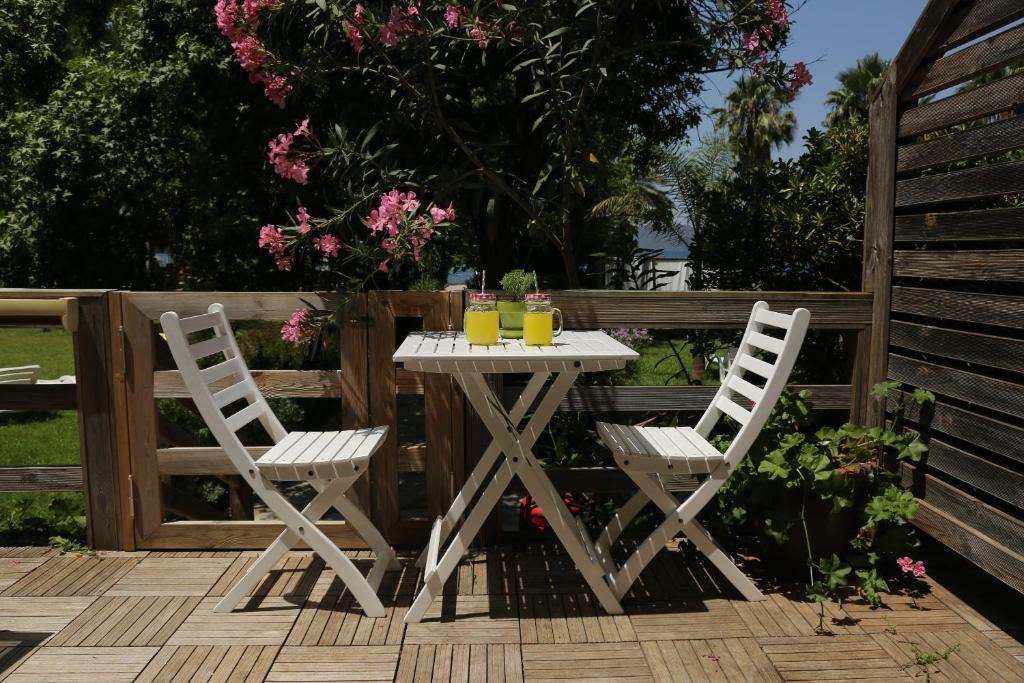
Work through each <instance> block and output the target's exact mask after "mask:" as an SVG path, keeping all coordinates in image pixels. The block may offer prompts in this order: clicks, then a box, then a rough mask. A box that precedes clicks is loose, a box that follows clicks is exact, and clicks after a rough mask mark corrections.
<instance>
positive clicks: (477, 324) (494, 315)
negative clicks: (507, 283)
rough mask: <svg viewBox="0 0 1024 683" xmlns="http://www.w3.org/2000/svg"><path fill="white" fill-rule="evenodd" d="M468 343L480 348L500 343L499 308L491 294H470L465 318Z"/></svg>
mask: <svg viewBox="0 0 1024 683" xmlns="http://www.w3.org/2000/svg"><path fill="white" fill-rule="evenodd" d="M463 324H464V325H465V328H466V341H468V342H469V343H470V344H478V345H480V346H493V345H494V344H497V343H498V308H497V306H495V296H494V295H493V294H491V293H490V292H486V293H485V292H470V294H469V304H468V305H467V306H466V315H465V317H464V318H463Z"/></svg>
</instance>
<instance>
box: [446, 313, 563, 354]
mask: <svg viewBox="0 0 1024 683" xmlns="http://www.w3.org/2000/svg"><path fill="white" fill-rule="evenodd" d="M464 322H465V325H466V341H468V342H469V343H470V344H479V345H481V346H493V345H494V344H497V343H498V312H497V311H466V319H465V321H464ZM549 333H550V330H549Z"/></svg>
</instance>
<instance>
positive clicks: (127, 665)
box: [5, 647, 157, 683]
mask: <svg viewBox="0 0 1024 683" xmlns="http://www.w3.org/2000/svg"><path fill="white" fill-rule="evenodd" d="M156 653H157V648H155V647H41V648H39V649H38V650H36V651H35V652H33V653H32V654H31V655H29V656H28V657H26V658H25V659H23V660H22V661H21V663H20V664H18V666H17V668H16V669H14V670H13V671H12V672H11V673H10V675H9V676H8V678H7V679H5V683H62V682H63V681H90V683H95V682H96V681H104V682H107V681H110V682H111V683H113V682H114V681H134V680H135V677H136V676H138V674H139V672H141V671H142V670H143V668H145V666H146V664H147V663H148V662H149V660H150V659H151V658H152V657H153V655H155V654H156Z"/></svg>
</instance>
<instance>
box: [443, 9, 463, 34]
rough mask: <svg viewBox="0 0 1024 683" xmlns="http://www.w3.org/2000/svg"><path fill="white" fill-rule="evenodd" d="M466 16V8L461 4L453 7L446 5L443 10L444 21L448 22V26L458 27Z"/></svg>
mask: <svg viewBox="0 0 1024 683" xmlns="http://www.w3.org/2000/svg"><path fill="white" fill-rule="evenodd" d="M465 18H466V8H465V7H463V6H461V5H460V6H458V7H455V6H453V5H448V7H446V8H445V10H444V23H446V24H448V28H458V27H460V26H462V21H463V20H464V19H465Z"/></svg>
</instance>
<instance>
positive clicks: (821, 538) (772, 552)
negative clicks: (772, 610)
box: [763, 500, 860, 580]
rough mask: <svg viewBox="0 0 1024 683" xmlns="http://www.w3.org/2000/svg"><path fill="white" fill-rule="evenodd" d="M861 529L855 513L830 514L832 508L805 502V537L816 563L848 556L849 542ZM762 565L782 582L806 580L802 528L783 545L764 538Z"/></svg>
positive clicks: (805, 546) (849, 511) (850, 511)
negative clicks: (783, 580)
mask: <svg viewBox="0 0 1024 683" xmlns="http://www.w3.org/2000/svg"><path fill="white" fill-rule="evenodd" d="M859 529H860V524H859V520H858V514H857V511H856V510H853V509H850V510H843V511H841V512H832V505H831V504H830V503H825V502H823V501H820V500H812V501H808V502H807V533H808V535H809V536H810V539H811V551H812V553H813V558H814V561H815V562H818V560H820V559H821V558H823V557H831V555H832V553H836V554H837V555H839V556H840V557H842V556H843V555H844V554H848V553H849V552H850V541H851V540H852V539H853V538H854V537H855V536H856V535H857V531H858V530H859ZM763 548H764V553H763V558H764V564H765V567H766V568H767V569H768V570H769V571H770V572H771V573H773V574H775V575H776V576H778V577H779V578H782V579H803V580H806V578H807V542H806V540H805V539H804V530H803V527H802V526H801V525H800V523H799V522H797V523H796V524H795V525H794V526H793V528H792V529H791V530H790V534H789V539H788V540H786V542H785V543H781V544H779V543H775V542H774V541H772V540H771V539H770V538H766V537H765V540H764V543H763Z"/></svg>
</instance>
